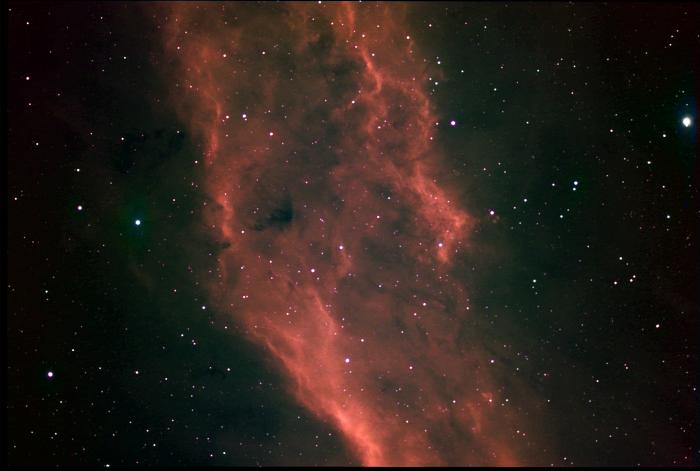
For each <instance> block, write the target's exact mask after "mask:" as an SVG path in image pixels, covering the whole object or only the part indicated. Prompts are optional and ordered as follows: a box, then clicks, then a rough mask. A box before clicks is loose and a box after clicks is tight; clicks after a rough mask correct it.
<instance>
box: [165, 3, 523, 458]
mask: <svg viewBox="0 0 700 471" xmlns="http://www.w3.org/2000/svg"><path fill="white" fill-rule="evenodd" d="M407 8H408V6H407V5H396V4H373V5H363V4H347V3H333V4H325V3H324V4H315V3H314V4H311V3H302V4H297V3H294V4H283V5H274V6H273V5H261V6H257V7H254V8H253V7H251V6H245V5H243V6H241V5H235V4H228V5H217V6H216V7H215V8H207V7H205V6H204V5H200V4H192V5H177V6H175V7H173V8H172V9H171V10H170V11H169V12H168V22H167V28H165V30H166V31H165V35H164V40H165V43H166V45H167V50H168V53H169V54H170V55H171V57H172V58H173V61H174V63H176V64H177V67H179V70H180V76H179V79H178V80H177V82H176V83H175V84H174V90H173V100H174V102H175V103H176V106H177V108H178V109H179V112H180V114H181V117H182V119H183V120H185V122H187V123H189V126H190V132H191V133H193V134H194V135H196V136H198V138H199V139H200V140H201V145H202V162H201V163H202V165H205V166H206V170H205V173H206V178H205V181H206V183H205V185H206V191H207V193H208V195H209V197H210V202H209V204H208V205H207V211H206V221H205V222H206V225H207V227H208V230H210V231H211V234H212V235H213V236H214V237H216V238H217V240H219V242H220V249H219V251H218V253H217V254H216V256H217V257H218V270H219V273H218V282H217V283H215V284H213V285H212V286H210V287H209V288H210V289H209V292H210V294H211V298H212V302H214V303H215V304H216V305H217V306H218V307H219V309H220V310H221V311H222V312H225V315H226V316H229V317H230V318H231V319H233V320H234V322H235V323H236V324H237V325H239V326H241V327H242V330H243V331H244V332H245V333H246V335H248V336H249V337H250V338H251V339H252V340H253V341H255V342H257V343H259V344H261V345H263V346H264V347H265V348H266V350H267V351H269V353H270V355H271V356H272V357H273V358H274V359H275V361H276V363H277V364H278V365H279V367H280V368H281V370H282V371H283V372H284V374H285V375H286V376H287V377H288V379H289V389H290V391H291V393H292V394H293V395H294V397H295V398H296V399H297V400H298V401H299V402H300V403H301V404H303V405H304V406H305V407H307V408H308V409H309V410H311V411H312V412H313V413H314V414H316V415H317V416H318V417H319V418H321V419H322V420H327V421H329V422H330V423H331V424H333V426H334V427H336V428H337V429H338V430H339V431H340V432H341V433H342V435H343V436H344V437H345V438H346V440H347V442H348V444H349V446H350V448H351V449H352V450H354V452H355V453H356V454H357V457H358V459H359V460H360V462H361V463H362V464H365V465H456V464H457V465H459V464H461V465H513V464H518V463H521V462H522V459H523V458H522V457H521V456H519V452H518V449H519V448H522V447H523V446H527V444H528V443H530V442H529V437H527V430H528V424H527V420H523V417H522V415H523V414H522V413H520V411H518V410H516V409H514V408H513V407H508V405H507V404H505V405H504V403H503V401H504V398H503V395H504V391H505V390H508V388H514V387H518V386H517V385H512V384H507V382H508V381H510V380H506V379H505V375H503V374H501V371H500V369H501V366H500V365H497V364H495V363H496V362H495V360H494V359H493V357H492V356H490V355H489V353H488V351H487V350H486V349H485V348H484V346H483V341H482V339H481V338H480V332H479V331H478V327H477V326H478V324H477V323H476V322H474V320H473V317H474V316H478V313H476V312H474V311H473V310H470V297H469V296H470V287H469V280H468V279H465V277H464V276H461V277H460V276H459V275H458V274H457V273H459V272H464V270H463V269H461V270H455V267H463V266H464V265H465V264H466V263H468V260H469V258H470V253H473V251H478V250H479V247H477V246H474V245H472V244H471V243H470V233H471V232H472V230H473V228H474V227H475V225H476V224H477V223H478V218H476V217H475V216H474V215H472V214H469V213H468V212H467V211H466V210H465V209H464V208H463V207H462V206H461V205H460V200H461V199H462V198H468V197H469V195H468V193H467V192H466V191H465V190H464V189H463V188H460V187H458V186H456V185H454V183H453V182H451V180H450V178H449V173H450V172H449V170H450V169H449V167H448V166H446V165H445V163H444V160H445V159H444V154H443V152H442V151H441V149H440V147H439V146H438V145H437V144H436V143H435V142H434V139H433V135H434V133H435V132H436V128H437V127H438V126H446V125H448V124H447V123H449V119H447V120H445V119H440V118H439V117H438V116H436V114H435V111H434V110H433V106H432V104H431V101H430V96H429V93H428V92H427V91H426V89H425V84H426V81H427V79H428V77H427V75H426V74H427V66H426V63H427V61H426V60H425V59H424V58H423V57H422V56H421V53H420V51H419V48H418V46H417V45H416V44H414V40H413V39H412V38H411V34H410V31H408V30H407V27H406V25H405V21H404V17H405V15H406V11H405V10H406V9H407ZM320 136H323V139H320V138H319V137H320ZM511 390H512V389H511ZM521 396H522V397H526V393H523V394H522V395H521Z"/></svg>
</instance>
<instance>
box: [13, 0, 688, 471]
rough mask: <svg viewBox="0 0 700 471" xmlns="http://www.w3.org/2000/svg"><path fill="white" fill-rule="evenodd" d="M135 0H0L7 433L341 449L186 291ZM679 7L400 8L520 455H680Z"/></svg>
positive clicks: (193, 287)
mask: <svg viewBox="0 0 700 471" xmlns="http://www.w3.org/2000/svg"><path fill="white" fill-rule="evenodd" d="M162 7H163V4H160V5H159V6H156V5H153V4H148V3H137V2H133V3H121V2H105V3H87V2H81V3H60V2H43V3H42V2H10V3H9V4H8V5H6V7H5V8H6V9H7V12H6V18H7V21H8V23H7V29H6V31H7V35H8V36H7V39H8V42H7V44H8V51H7V52H8V54H7V56H6V57H7V67H6V70H7V83H8V89H7V109H8V134H7V141H6V142H7V149H8V159H7V171H8V177H7V194H6V202H7V203H6V205H7V210H8V232H7V235H8V259H7V260H8V261H7V287H8V288H7V289H8V297H7V303H8V304H7V305H8V309H7V316H6V320H7V341H6V345H7V353H8V357H7V358H8V363H7V370H6V371H7V379H6V381H7V389H6V391H7V429H6V430H7V435H6V436H7V443H8V460H9V462H10V463H11V464H44V465H68V464H82V465H87V464H90V465H106V464H110V465H112V466H115V465H120V464H121V465H133V464H140V465H156V464H159V465H160V464H168V465H194V464H199V465H201V464H216V465H348V464H352V465H357V464H362V460H361V459H360V458H359V457H358V454H357V453H356V452H355V451H354V449H353V447H352V446H351V445H349V444H348V441H347V440H346V439H345V438H344V436H343V433H342V430H339V429H338V427H336V426H335V425H334V424H333V423H332V421H329V420H324V419H323V418H319V417H318V416H316V415H315V414H314V413H313V412H311V411H310V410H309V409H308V408H306V407H304V406H303V405H302V404H300V403H299V401H297V400H296V399H295V397H294V395H293V394H290V392H289V390H290V388H289V378H288V377H287V376H286V375H285V374H284V372H283V371H281V370H280V368H279V365H278V363H277V362H276V361H275V359H274V358H273V357H272V356H271V355H270V354H269V352H267V351H266V349H265V348H264V347H263V346H261V345H260V344H258V343H256V342H253V341H251V340H250V338H248V336H247V335H246V333H245V329H244V328H243V327H242V326H241V325H240V323H237V321H236V318H235V317H232V316H228V315H227V314H225V313H222V312H217V308H216V306H215V303H214V302H212V301H211V300H210V298H211V293H210V292H209V291H208V289H207V286H208V285H209V283H210V282H211V280H212V279H213V278H214V277H215V274H216V272H217V255H218V253H219V250H220V247H219V245H218V244H217V241H216V240H215V238H214V237H213V236H212V235H211V234H210V233H209V231H208V227H207V224H206V223H205V221H204V218H203V204H204V203H205V202H206V201H208V198H209V196H208V195H207V193H206V191H205V188H204V187H205V183H204V181H205V175H204V172H205V171H204V167H203V166H202V165H192V161H193V160H194V159H197V158H198V157H197V156H198V155H201V148H202V143H201V138H200V137H199V136H198V135H196V133H193V132H191V131H190V129H189V127H188V124H187V123H186V122H185V121H184V120H183V119H182V117H181V115H180V114H179V113H178V112H177V111H176V110H175V108H176V106H175V105H174V104H173V93H174V92H173V84H174V83H175V82H176V81H178V80H180V77H178V76H177V75H176V74H175V73H174V72H173V71H174V70H176V69H175V67H174V66H173V64H172V62H173V61H172V58H171V57H169V56H168V52H167V51H166V49H165V47H164V40H163V29H164V20H163V15H164V13H163V9H162ZM202 8H205V9H206V8H209V9H211V10H212V11H214V10H215V9H216V8H217V6H216V5H204V6H202ZM235 8H236V7H235V6H234V5H229V9H231V10H234V9H235ZM239 8H240V11H241V16H242V17H248V18H250V17H253V16H255V15H265V14H267V13H268V11H269V10H274V9H281V8H285V6H282V5H269V4H268V5H256V4H245V5H241V6H240V7H239ZM246 15H247V16H246ZM699 18H700V7H699V6H698V5H697V4H679V3H663V4H654V3H621V4H602V3H601V4H566V3H511V4H501V3H478V4H468V3H465V4H462V3H430V4H423V3H417V4H412V5H410V7H409V8H408V14H407V16H406V22H407V25H408V26H407V29H409V30H410V31H411V34H412V36H413V39H414V41H415V43H416V45H417V47H418V49H419V50H420V54H421V55H422V57H425V59H426V60H427V62H426V74H427V75H428V76H431V78H432V79H433V80H431V81H429V82H426V83H425V84H424V88H425V90H426V93H427V94H428V96H429V99H430V101H431V102H432V105H433V106H434V108H435V110H436V111H435V112H436V115H437V116H438V117H439V119H440V120H441V121H445V122H449V120H452V119H454V120H455V121H456V123H457V125H456V126H449V125H442V126H440V127H439V128H438V130H437V132H436V135H435V136H436V141H438V142H439V143H440V146H441V148H442V149H443V154H444V156H445V159H444V160H445V161H444V164H443V165H444V168H445V169H447V171H448V172H449V173H451V174H452V175H453V178H454V179H456V180H457V181H458V182H459V185H460V186H461V188H462V190H461V192H460V195H462V196H461V197H460V201H459V203H460V205H461V206H462V207H463V208H465V210H466V211H467V212H468V213H469V214H472V215H475V218H478V220H479V221H480V223H479V224H478V225H476V226H475V228H474V230H473V233H472V235H471V239H470V245H471V246H472V247H475V253H474V255H473V257H472V258H471V259H470V264H469V267H468V268H467V267H466V266H465V268H464V270H465V271H468V272H469V273H468V274H465V279H468V280H469V283H470V288H469V295H470V299H471V304H472V306H473V308H472V310H473V312H474V314H473V315H474V316H476V317H475V319H476V320H475V321H474V322H475V324H474V325H476V326H477V329H478V332H477V334H475V335H478V336H479V338H480V339H481V343H480V345H481V347H480V348H481V349H482V351H485V352H488V353H491V354H493V355H495V356H497V358H498V361H499V362H500V363H501V364H503V365H505V366H504V367H503V368H506V369H507V370H508V371H513V372H515V371H517V374H518V377H519V378H520V381H522V382H523V383H524V384H526V385H527V387H528V393H527V394H528V397H534V398H536V400H537V403H538V404H541V405H542V406H541V407H540V408H539V409H538V413H537V418H536V419H535V416H534V415H533V416H532V422H531V423H530V424H529V425H528V427H529V428H528V430H531V431H532V433H531V434H532V435H533V436H535V437H536V438H533V442H532V444H531V445H529V447H528V451H527V453H526V454H525V455H524V457H523V460H522V464H542V465H549V464H554V465H558V466H563V465H591V466H602V465H612V466H621V465H624V466H627V465H629V466H632V465H643V466H644V465H653V466H659V465H669V466H691V465H698V463H699V462H700V446H699V441H698V432H699V431H698V423H697V421H698V399H699V397H698V390H697V387H698V373H697V372H698V334H699V330H698V327H699V326H698V316H699V315H700V305H699V303H698V291H699V290H698V287H699V282H700V280H699V279H698V263H699V262H700V257H699V255H700V254H699V253H698V242H697V227H700V226H699V225H698V222H699V217H698V216H699V215H700V211H699V210H700V207H699V205H698V196H699V194H698V187H697V185H698V183H699V182H698V177H699V176H700V173H699V171H698V162H697V126H696V117H697V101H696V93H697V85H698V83H700V82H699V81H698V77H699V73H700V68H699V66H700V64H699V58H700V55H699V54H698V50H699V47H700V27H699V26H698V24H700V22H699V21H698V19H699ZM202 31H206V27H203V29H202ZM438 61H439V63H438ZM263 80H264V79H263ZM434 82H438V84H437V85H435V83H434ZM684 117H689V118H691V120H692V122H691V125H690V126H688V127H686V126H684V125H683V122H682V120H683V118H684ZM78 208H81V209H78ZM492 210H493V211H494V214H490V213H489V211H492ZM137 219H138V220H140V221H141V224H140V225H138V226H137V225H136V224H135V221H136V220H137ZM504 344H508V345H510V346H511V348H508V349H505V350H504V349H503V348H500V346H502V345H504ZM503 371H505V370H503ZM513 374H515V373H513ZM50 375H51V376H50ZM516 400H517V398H516ZM524 415H525V416H528V413H527V412H524ZM457 464H459V463H457ZM487 464H488V463H487Z"/></svg>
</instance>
